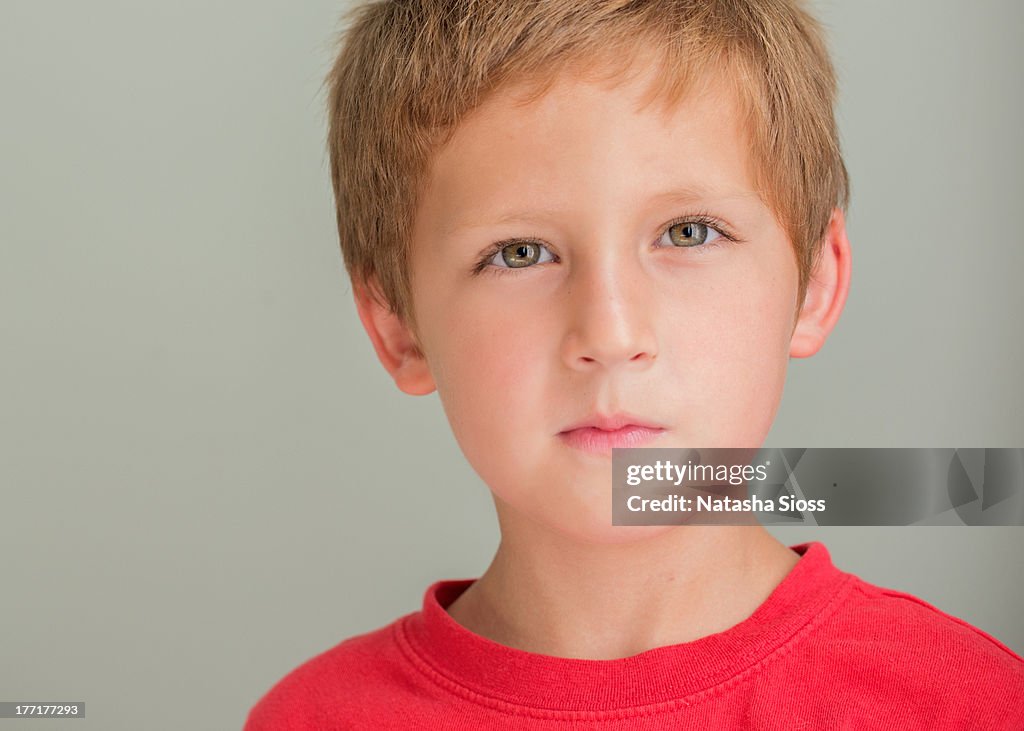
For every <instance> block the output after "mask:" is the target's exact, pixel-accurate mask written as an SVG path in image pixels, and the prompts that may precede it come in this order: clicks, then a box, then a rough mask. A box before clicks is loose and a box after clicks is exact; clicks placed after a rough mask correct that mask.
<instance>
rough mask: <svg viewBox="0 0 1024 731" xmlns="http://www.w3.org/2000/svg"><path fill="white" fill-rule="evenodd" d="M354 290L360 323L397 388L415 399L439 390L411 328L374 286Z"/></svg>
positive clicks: (355, 287) (354, 284) (365, 285)
mask: <svg viewBox="0 0 1024 731" xmlns="http://www.w3.org/2000/svg"><path fill="white" fill-rule="evenodd" d="M352 289H353V295H354V297H355V302H356V311H357V312H358V313H359V320H360V321H361V322H362V323H363V328H365V330H366V334H367V335H369V336H370V342H371V343H373V349H374V350H375V351H376V353H377V358H378V359H379V360H380V362H381V365H383V366H384V369H385V370H386V371H387V372H388V373H389V374H390V375H391V378H392V379H394V381H395V385H396V386H398V388H399V389H400V390H402V391H403V392H405V393H407V394H410V395H412V396H424V395H426V394H428V393H432V392H433V391H434V390H435V389H436V385H435V384H434V378H433V375H432V374H431V373H430V368H429V366H428V364H427V359H426V356H425V355H424V354H423V351H422V349H421V348H420V346H419V344H418V342H417V339H416V336H415V335H414V334H413V332H412V331H411V330H410V328H409V327H408V325H406V323H405V322H404V321H403V320H402V319H401V318H399V317H398V315H396V314H395V313H394V312H392V311H391V308H390V307H389V306H388V305H387V304H385V300H384V297H383V296H381V295H380V290H379V288H377V287H376V286H375V285H374V283H368V284H364V283H353V287H352Z"/></svg>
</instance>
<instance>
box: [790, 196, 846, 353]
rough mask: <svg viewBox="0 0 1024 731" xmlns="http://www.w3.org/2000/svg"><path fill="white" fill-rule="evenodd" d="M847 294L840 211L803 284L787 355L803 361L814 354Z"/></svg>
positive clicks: (836, 211)
mask: <svg viewBox="0 0 1024 731" xmlns="http://www.w3.org/2000/svg"><path fill="white" fill-rule="evenodd" d="M849 291H850V242H849V241H848V240H847V238H846V219H845V216H844V215H843V211H842V209H841V208H836V209H835V210H833V211H832V218H831V219H830V220H829V223H828V229H827V230H826V231H825V239H824V241H822V247H821V255H820V258H819V259H818V262H817V264H816V265H815V267H814V270H813V271H812V272H811V277H810V279H809V280H808V283H807V294H806V295H805V297H804V302H803V306H802V307H801V308H800V314H799V315H798V317H797V321H796V326H795V327H794V328H793V337H792V338H791V339H790V345H789V355H790V357H792V358H807V357H808V356H811V355H814V354H815V353H817V352H818V351H819V350H820V349H821V346H822V345H824V344H825V338H827V337H828V335H829V333H830V332H832V328H833V327H835V324H836V322H837V321H838V320H839V315H840V313H842V311H843V306H844V305H845V304H846V296H847V294H848V293H849Z"/></svg>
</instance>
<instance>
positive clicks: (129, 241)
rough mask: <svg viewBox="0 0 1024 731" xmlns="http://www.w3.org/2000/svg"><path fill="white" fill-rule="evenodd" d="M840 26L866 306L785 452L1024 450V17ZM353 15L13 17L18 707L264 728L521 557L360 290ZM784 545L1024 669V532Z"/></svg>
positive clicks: (119, 722)
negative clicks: (339, 61)
mask: <svg viewBox="0 0 1024 731" xmlns="http://www.w3.org/2000/svg"><path fill="white" fill-rule="evenodd" d="M817 5H818V8H819V10H820V14H821V16H822V17H823V19H824V20H825V21H826V22H827V23H828V25H829V26H830V28H831V32H832V45H833V49H834V55H835V59H836V63H837V66H838V68H839V71H840V75H841V84H842V91H841V95H842V102H841V105H840V109H839V118H840V124H841V129H842V136H843V144H844V147H845V152H846V156H847V161H848V165H849V169H850V173H851V177H852V180H853V206H852V209H851V211H850V219H849V231H850V236H851V240H852V242H853V247H854V278H853V289H852V292H851V295H850V299H849V303H848V306H847V309H846V311H845V313H844V315H843V318H842V320H841V321H840V324H839V327H838V330H837V331H836V332H835V334H834V335H833V336H832V338H831V339H830V340H829V342H828V344H827V345H826V347H825V349H824V350H823V351H822V352H821V353H820V354H818V355H817V356H815V357H814V358H811V359H809V360H803V361H800V360H798V361H794V362H793V364H792V369H791V372H790V378H789V383H788V385H787V390H786V394H785V397H784V399H783V406H782V409H781V411H780V413H779V416H778V420H777V422H776V424H775V426H774V428H773V430H772V432H771V434H770V436H769V439H768V444H769V445H773V446H792V447H795V446H809V447H814V446H822V447H826V446H841V445H849V446H861V447H875V446H908V447H909V446H921V447H927V446H944V447H985V446H989V447H1000V446H1002V447H1020V446H1024V418H1022V417H1021V413H1022V412H1024V387H1022V386H1021V382H1020V374H1021V373H1022V372H1024V335H1022V329H1021V325H1020V321H1019V313H1020V312H1021V311H1022V309H1024V308H1022V305H1024V300H1022V294H1021V292H1022V289H1021V287H1020V285H1019V277H1020V272H1021V269H1022V264H1024V248H1022V246H1021V243H1022V241H1021V235H1020V232H1019V231H1020V228H1019V222H1018V221H1017V220H1016V216H1015V214H1016V212H1017V211H1019V209H1020V200H1021V198H1022V197H1024V185H1022V182H1021V176H1020V173H1019V171H1020V170H1021V169H1022V168H1024V164H1022V163H1024V159H1022V158H1024V155H1022V148H1021V144H1020V140H1019V134H1020V130H1021V129H1022V128H1024V111H1022V110H1024V106H1022V99H1021V86H1020V84H1019V75H1020V69H1021V68H1022V63H1021V61H1022V57H1021V56H1022V50H1021V46H1020V44H1019V43H1018V39H1019V38H1020V37H1022V35H1024V4H1022V3H1019V2H1016V1H1015V0H1004V1H1002V2H996V1H995V0H988V1H987V2H971V3H967V2H936V1H934V0H914V1H907V2H899V3H892V2H881V1H880V0H879V1H875V2H865V1H863V0H861V1H858V2H840V1H839V0H829V1H828V2H820V3H818V4H817ZM343 7H344V5H343V4H341V3H339V2H336V1H332V2H327V1H325V0H318V1H312V0H310V1H308V2H305V3H293V2H284V0H277V1H276V2H272V1H269V0H259V1H258V2H240V1H239V0H234V1H232V2H228V1H226V0H225V1H224V2H213V3H211V2H197V1H196V0H188V1H179V2H174V3H167V2H127V1H123V2H114V1H112V0H94V1H93V2H89V3H79V2H69V1H67V0H64V1H63V2H53V3H38V2H31V1H29V0H2V2H0V94H2V96H0V104H2V114H0V186H2V187H0V207H2V211H0V246H2V265H0V338H2V339H0V349H2V353H0V356H2V357H0V500H2V502H0V510H2V518H3V527H2V531H0V562H2V576H3V580H4V583H3V588H2V595H0V596H2V602H0V612H2V614H3V619H2V623H0V700H83V701H86V702H87V703H88V705H89V716H88V718H87V719H86V720H85V721H80V722H78V723H77V724H76V725H75V728H79V729H104V730H105V731H110V730H114V729H135V728H147V729H180V728H195V729H200V728H209V729H213V728H218V729H223V728H238V727H240V726H241V725H242V721H243V719H244V716H245V714H246V712H247V711H248V709H249V707H250V706H251V705H252V704H253V703H254V702H255V701H256V700H257V698H258V697H259V696H260V695H261V694H262V693H263V692H264V691H265V690H266V689H268V688H269V687H270V685H271V684H273V683H274V682H275V681H276V680H277V679H279V678H280V677H281V676H282V675H284V673H285V672H287V671H288V670H289V669H291V668H292V667H294V666H296V665H298V664H299V663H300V662H302V661H304V660H305V659H307V658H309V657H311V656H312V655H314V654H317V653H319V652H321V651H324V650H326V649H328V648H329V647H331V646H333V645H335V644H336V643H337V642H339V641H341V640H342V639H344V638H346V637H349V636H351V635H353V634H356V633H360V632H364V631H367V630H370V629H374V628H376V627H379V626H381V625H383V624H385V623H387V622H390V621H391V620H392V619H394V618H396V617H398V616H400V615H402V614H404V613H406V612H409V611H413V610H415V609H416V608H418V606H419V604H420V600H421V597H422V593H423V590H424V589H425V588H426V587H427V585H428V584H429V583H431V582H433V581H435V580H437V579H439V578H463V577H473V576H477V575H479V573H480V572H481V571H482V570H483V569H484V568H485V567H486V565H487V563H488V560H489V558H490V556H491V554H492V552H493V550H494V548H495V546H496V545H497V537H498V535H497V526H496V522H495V520H494V517H493V508H492V506H491V502H490V499H489V497H488V494H487V492H486V488H485V486H484V485H483V484H482V483H481V482H480V481H479V479H478V478H477V477H476V475H475V474H474V473H473V472H472V470H471V469H470V467H469V466H468V464H467V463H466V462H465V460H464V458H463V457H462V455H461V453H460V452H459V450H458V447H457V445H456V443H455V441H454V438H453V437H452V435H451V432H450V430H449V428H448V425H447V422H446V420H445V418H444V415H443V412H442V410H441V407H440V404H439V402H438V401H437V396H436V394H435V395H431V396H429V397H423V398H413V397H410V396H406V395H404V394H402V393H400V392H399V391H398V390H397V389H396V388H395V387H394V385H393V384H392V382H391V381H390V379H389V378H388V376H387V375H386V373H385V372H384V370H383V369H382V368H381V367H380V366H379V365H378V363H377V361H376V359H375V357H374V355H373V351H372V349H371V347H370V343H369V340H368V339H367V337H366V335H365V333H364V332H363V331H362V329H361V326H360V324H359V322H358V319H357V318H356V315H355V311H354V308H353V305H352V302H351V289H350V286H349V284H348V282H347V281H346V280H345V279H344V273H343V268H342V263H341V259H340V254H339V252H338V248H337V243H336V238H335V237H336V234H335V230H334V223H333V211H332V200H331V192H330V184H329V178H328V172H327V159H326V155H325V153H324V151H323V142H324V118H323V117H324V115H323V111H322V109H323V98H322V94H321V92H320V89H319V85H320V82H321V79H322V78H323V75H324V74H325V72H326V71H327V68H328V65H329V63H330V60H331V53H332V49H333V46H332V34H333V32H334V30H335V29H336V27H337V19H338V17H339V14H340V11H341V9H342V8H343ZM407 484H412V485H415V489H411V490H405V489H403V490H401V491H398V490H395V489H394V488H395V486H396V485H407ZM776 532H777V534H778V535H779V536H780V538H782V540H784V541H786V542H787V543H790V544H793V543H797V542H802V541H806V540H824V541H825V542H826V544H827V545H828V547H829V549H830V551H831V552H832V554H833V557H834V560H835V562H836V563H837V565H839V566H840V567H841V568H843V569H845V570H848V571H852V572H855V573H858V574H860V575H861V576H862V577H864V578H865V579H867V580H869V581H872V582H874V583H878V584H881V585H884V586H889V587H893V588H897V589H901V590H904V591H908V592H911V593H913V594H916V595H918V596H920V597H922V598H923V599H925V600H926V601H929V602H932V603H934V604H935V605H937V606H938V607H940V608H942V609H944V610H945V611H947V612H949V613H951V614H954V615H956V616H959V617H962V618H964V619H965V620H967V621H968V622H971V623H972V624H975V625H977V626H978V627H981V628H982V629H985V630H987V631H989V632H991V633H992V634H994V635H995V636H996V637H998V638H1000V639H1001V640H1002V641H1004V642H1005V643H1006V644H1007V645H1009V646H1010V647H1011V648H1014V649H1015V650H1016V651H1018V652H1024V626H1022V622H1021V620H1020V617H1021V616H1024V588H1022V585H1021V581H1020V577H1021V576H1022V575H1024V570H1022V569H1024V561H1022V555H1024V553H1022V548H1024V529H1020V528H1001V529H997V528H924V527H915V528H888V529H859V528H841V529H831V530H827V531H826V530H809V529H793V528H791V529H787V530H781V529H780V530H777V531H776ZM18 723H19V722H18V721H13V720H12V721H0V729H5V728H15V727H17V728H21V726H19V725H18ZM48 725H49V726H50V727H53V728H65V727H66V724H65V723H64V722H52V723H51V722H48V721H46V722H37V723H36V724H33V728H40V729H41V728H45V727H48Z"/></svg>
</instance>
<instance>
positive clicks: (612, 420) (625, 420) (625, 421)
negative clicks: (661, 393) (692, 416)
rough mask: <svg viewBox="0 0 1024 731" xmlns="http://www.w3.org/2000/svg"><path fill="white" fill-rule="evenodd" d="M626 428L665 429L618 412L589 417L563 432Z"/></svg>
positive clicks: (649, 421)
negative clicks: (588, 428)
mask: <svg viewBox="0 0 1024 731" xmlns="http://www.w3.org/2000/svg"><path fill="white" fill-rule="evenodd" d="M625 426H642V427H646V428H648V429H664V428H665V427H663V426H662V425H661V424H656V423H654V422H653V421H651V420H650V419H645V418H642V417H640V416H633V415H632V414H626V413H623V412H618V413H615V414H594V415H593V416H588V417H586V418H585V419H581V420H580V421H578V422H576V423H575V424H572V425H571V426H567V427H566V428H565V429H563V430H562V432H563V433H564V432H567V431H572V430H573V429H585V428H587V427H590V428H593V429H601V430H602V431H615V430H616V429H621V428H623V427H625Z"/></svg>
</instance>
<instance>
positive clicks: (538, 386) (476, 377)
mask: <svg viewBox="0 0 1024 731" xmlns="http://www.w3.org/2000/svg"><path fill="white" fill-rule="evenodd" d="M462 311H463V312H464V311H466V310H462ZM441 321H442V322H444V323H445V331H444V332H443V333H438V334H439V335H440V338H435V342H436V343H438V344H440V345H441V347H440V348H439V349H437V351H436V352H437V354H438V355H439V357H438V359H437V361H436V362H437V364H438V367H437V368H436V369H435V374H434V375H435V382H436V385H437V390H438V395H439V397H440V399H441V402H442V404H443V407H444V409H445V413H446V415H447V417H448V420H449V422H450V424H451V427H452V432H453V434H454V436H455V438H456V441H457V442H458V443H459V445H460V447H461V448H462V450H463V452H464V453H465V455H466V457H467V458H468V459H469V461H470V462H471V463H473V464H474V465H477V466H478V467H479V468H481V469H482V470H483V471H487V470H486V464H481V462H483V463H486V462H487V461H488V460H489V459H492V458H493V456H494V455H495V454H502V453H504V454H508V453H509V452H515V451H516V449H517V442H516V437H517V435H522V434H528V433H532V432H536V431H537V430H538V429H543V428H544V427H545V425H546V424H547V423H548V422H549V421H550V419H548V418H546V417H547V416H548V414H546V412H545V403H546V398H547V396H546V394H547V392H546V390H545V382H546V377H545V369H547V368H550V354H547V356H545V347H546V346H545V342H546V339H545V336H544V335H543V333H541V331H540V330H539V329H538V327H537V326H536V325H535V324H534V323H530V322H524V321H521V320H519V319H518V318H517V317H515V316H513V315H512V314H511V313H509V312H507V311H506V312H502V313H500V315H495V316H488V317H482V316H479V315H476V316H471V317H464V316H462V317H455V318H451V317H449V318H444V319H443V320H441ZM495 445H501V447H502V448H501V449H496V448H495ZM518 448H522V447H521V446H520V447H518ZM489 455H490V457H489Z"/></svg>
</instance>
